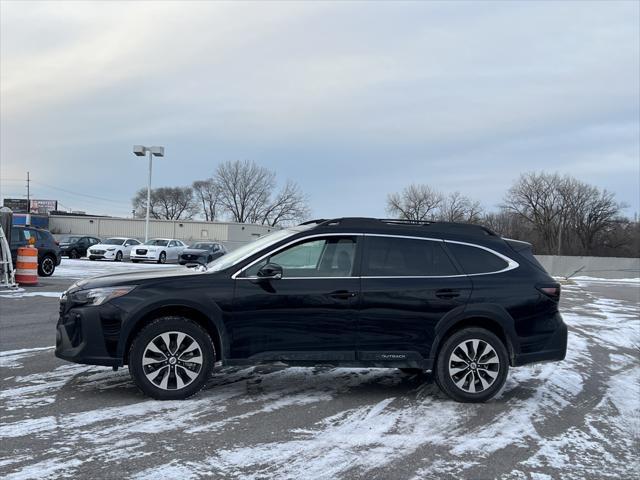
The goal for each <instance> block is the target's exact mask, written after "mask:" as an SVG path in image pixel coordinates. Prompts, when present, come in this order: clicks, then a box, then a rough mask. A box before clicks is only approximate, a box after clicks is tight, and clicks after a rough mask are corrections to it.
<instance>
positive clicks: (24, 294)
mask: <svg viewBox="0 0 640 480" xmlns="http://www.w3.org/2000/svg"><path fill="white" fill-rule="evenodd" d="M61 296H62V292H41V291H38V292H26V291H22V292H12V293H2V294H0V298H28V297H51V298H60V297H61Z"/></svg>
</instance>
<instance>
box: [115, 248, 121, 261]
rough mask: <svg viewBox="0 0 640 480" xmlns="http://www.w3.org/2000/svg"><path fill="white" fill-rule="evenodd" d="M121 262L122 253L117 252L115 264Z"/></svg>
mask: <svg viewBox="0 0 640 480" xmlns="http://www.w3.org/2000/svg"><path fill="white" fill-rule="evenodd" d="M121 261H122V251H121V250H118V253H116V262H121Z"/></svg>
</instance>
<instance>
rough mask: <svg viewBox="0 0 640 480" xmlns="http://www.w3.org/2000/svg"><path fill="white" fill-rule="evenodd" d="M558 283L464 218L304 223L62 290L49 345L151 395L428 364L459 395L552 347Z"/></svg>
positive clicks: (469, 395)
mask: <svg viewBox="0 0 640 480" xmlns="http://www.w3.org/2000/svg"><path fill="white" fill-rule="evenodd" d="M559 298H560V285H559V284H558V283H557V282H555V281H554V280H553V279H552V278H551V277H550V276H549V275H548V274H547V272H545V270H544V268H542V266H541V265H540V264H539V263H538V262H537V261H536V259H535V257H534V256H533V255H532V250H531V245H530V244H529V243H525V242H520V241H515V240H509V239H504V238H501V237H500V236H498V235H496V234H495V233H493V232H492V231H491V230H489V229H487V228H484V227H482V226H478V225H467V224H455V223H436V222H403V221H397V220H380V219H371V218H340V219H334V220H316V221H311V222H306V223H304V224H302V225H299V226H297V227H293V228H287V229H283V230H279V231H276V232H273V233H271V234H269V235H266V236H264V237H261V238H259V239H257V240H255V241H253V242H251V243H249V244H247V245H245V246H243V247H241V248H238V249H236V250H234V251H232V252H230V253H228V254H226V255H224V256H222V257H220V258H218V259H216V260H214V261H213V262H211V263H209V264H207V265H206V266H202V267H197V268H196V269H188V268H178V269H176V270H173V271H168V270H162V271H145V272H137V273H125V274H117V275H107V276H102V277H95V278H91V279H85V280H82V281H79V282H78V283H76V284H74V285H72V286H71V287H70V288H69V289H68V290H67V291H66V292H64V294H63V296H62V298H61V302H60V318H59V322H58V325H57V342H56V343H57V345H56V355H57V356H58V357H60V358H63V359H66V360H70V361H73V362H79V363H87V364H96V365H108V366H112V367H113V368H114V369H117V368H118V367H121V366H124V365H128V367H129V371H130V373H131V375H132V377H133V380H134V381H135V383H136V384H137V385H138V387H139V388H140V389H141V390H142V391H143V392H144V393H146V394H147V395H149V396H151V397H153V398H156V399H183V398H186V397H189V396H191V395H194V394H195V393H197V392H198V391H199V390H200V389H201V388H203V386H204V385H205V384H206V382H207V379H208V377H209V376H210V374H211V373H212V370H213V369H214V367H215V366H219V365H255V364H259V363H270V362H284V363H285V364H288V365H295V366H316V365H331V366H342V367H376V368H399V369H402V370H404V371H408V372H416V371H426V372H431V373H432V374H433V376H434V378H435V381H436V383H437V384H438V386H439V387H440V388H441V389H442V390H443V391H444V392H445V393H446V394H447V395H449V396H450V397H451V398H453V399H455V400H457V401H461V402H482V401H486V400H488V399H490V398H492V397H494V396H495V395H496V394H497V393H498V392H499V391H500V389H501V388H502V386H503V385H504V383H505V380H506V378H507V374H508V370H509V368H510V367H518V366H521V365H525V364H529V363H533V362H542V361H558V360H562V359H564V357H565V353H566V347H567V327H566V326H565V324H564V322H563V320H562V317H561V315H560V313H559V311H558V302H559Z"/></svg>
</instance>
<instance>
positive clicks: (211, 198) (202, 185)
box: [192, 178, 220, 222]
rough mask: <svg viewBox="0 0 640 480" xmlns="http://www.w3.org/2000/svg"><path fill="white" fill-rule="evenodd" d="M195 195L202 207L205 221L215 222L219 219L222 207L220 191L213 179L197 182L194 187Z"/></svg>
mask: <svg viewBox="0 0 640 480" xmlns="http://www.w3.org/2000/svg"><path fill="white" fill-rule="evenodd" d="M192 188H193V193H194V195H195V197H196V198H197V199H198V201H199V202H200V204H201V205H202V212H203V214H204V219H205V221H207V222H213V221H214V220H216V218H217V217H218V213H219V212H218V207H219V206H220V189H219V187H218V184H217V183H216V182H215V181H214V179H213V178H207V179H206V180H196V181H195V182H193V185H192Z"/></svg>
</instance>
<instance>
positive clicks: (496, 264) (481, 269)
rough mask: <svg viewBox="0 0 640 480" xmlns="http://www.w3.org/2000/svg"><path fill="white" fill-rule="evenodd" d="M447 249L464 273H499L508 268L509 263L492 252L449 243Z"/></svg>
mask: <svg viewBox="0 0 640 480" xmlns="http://www.w3.org/2000/svg"><path fill="white" fill-rule="evenodd" d="M447 248H448V249H449V250H450V251H451V253H453V255H454V256H455V257H456V260H458V263H459V264H460V266H461V267H462V269H463V270H464V273H489V272H498V271H500V270H503V269H505V268H507V265H508V263H507V262H506V261H504V260H503V259H501V258H500V257H498V256H496V255H494V254H493V253H491V252H487V251H486V250H483V249H482V248H477V247H471V246H469V245H460V244H459V243H447Z"/></svg>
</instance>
